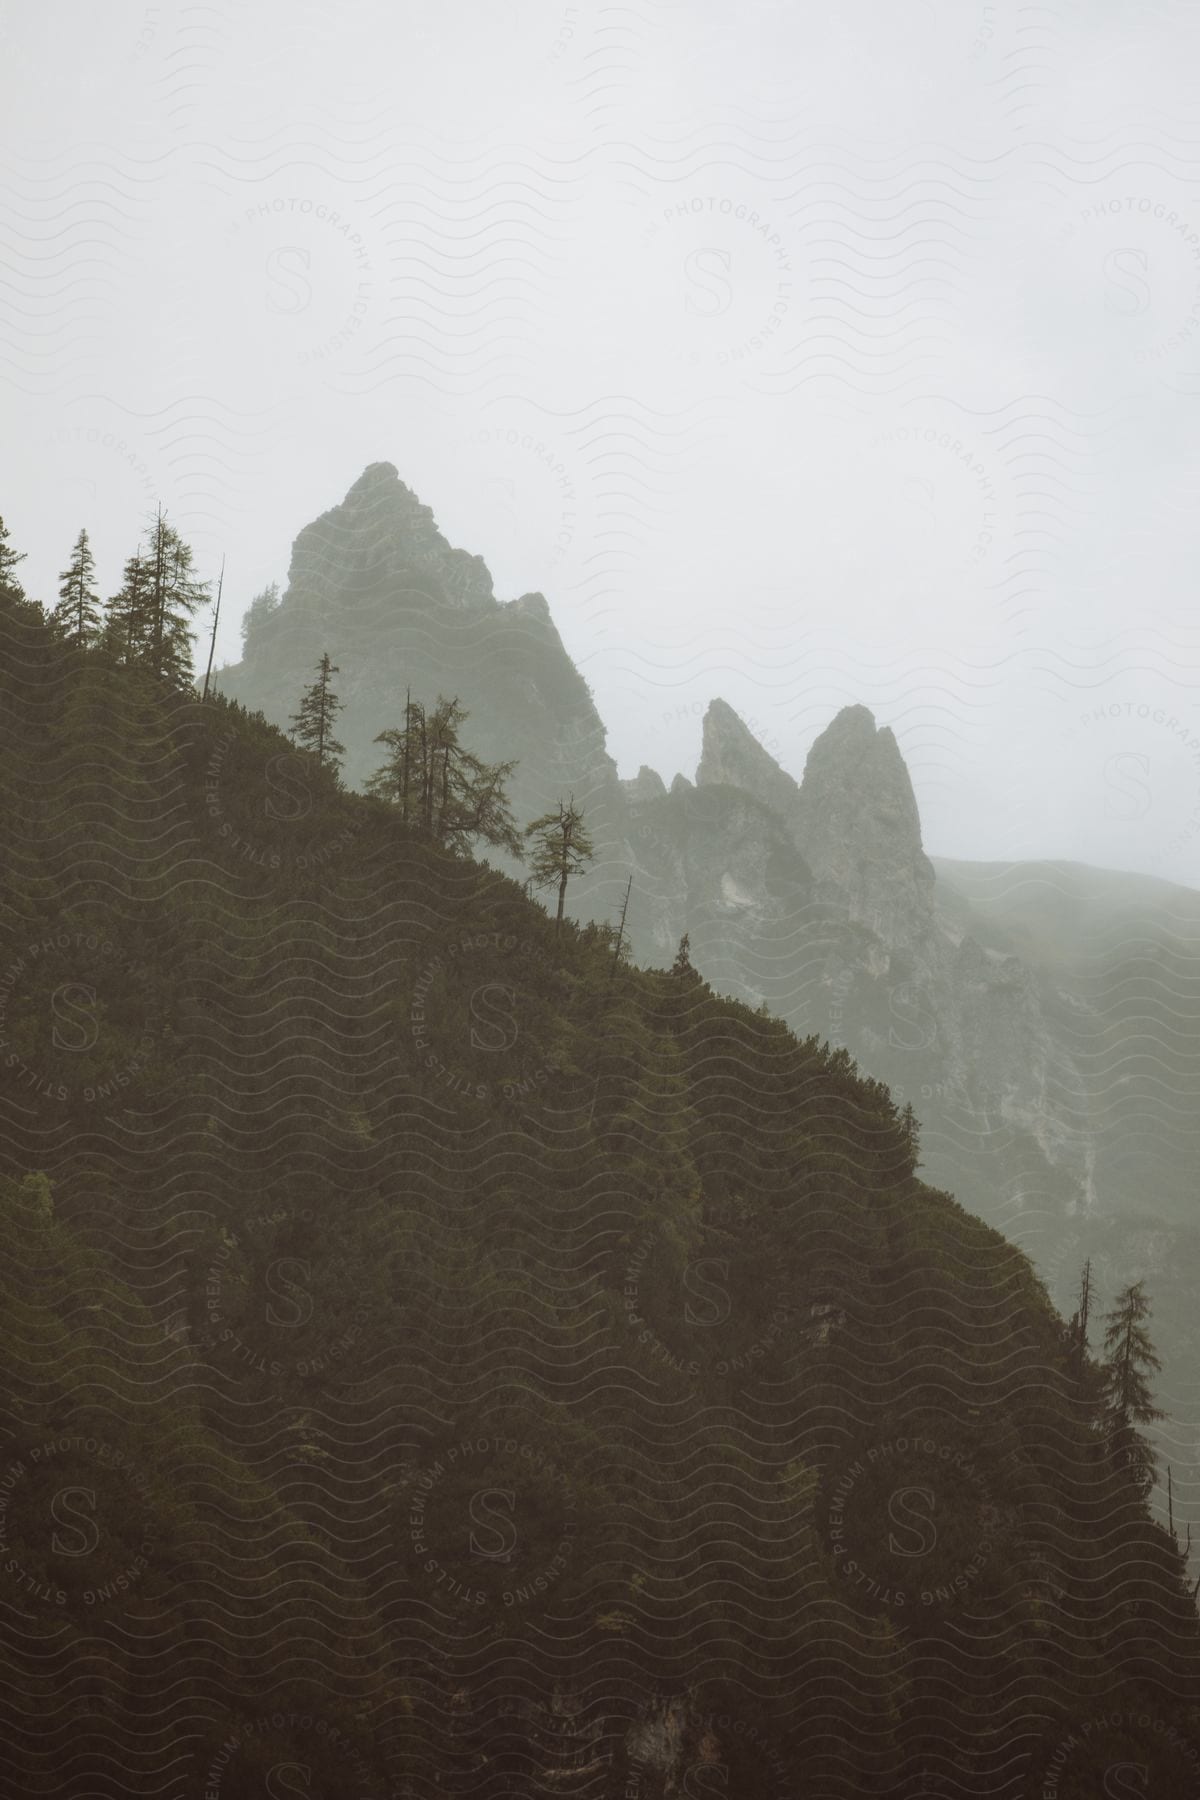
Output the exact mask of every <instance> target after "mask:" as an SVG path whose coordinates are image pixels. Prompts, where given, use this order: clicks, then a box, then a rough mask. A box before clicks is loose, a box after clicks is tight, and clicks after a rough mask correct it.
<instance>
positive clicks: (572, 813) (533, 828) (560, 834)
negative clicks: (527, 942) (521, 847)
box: [525, 794, 596, 934]
mask: <svg viewBox="0 0 1200 1800" xmlns="http://www.w3.org/2000/svg"><path fill="white" fill-rule="evenodd" d="M525 836H526V837H527V838H532V839H533V840H534V843H535V849H534V852H533V862H532V869H533V873H532V875H531V877H530V884H531V886H533V887H535V888H539V887H553V886H554V885H555V884H556V883H557V886H558V912H557V914H556V915H555V920H554V930H555V933H556V934H557V933H558V932H560V931H561V930H562V921H563V906H564V904H565V901H566V897H567V883H568V881H569V880H570V879H571V877H572V875H578V874H580V873H581V872H582V871H583V870H584V869H586V868H587V866H588V864H589V863H590V862H591V861H592V860H593V858H594V857H595V854H596V848H595V845H594V844H593V843H592V839H591V834H590V833H589V831H588V829H587V826H586V825H585V824H584V819H583V813H582V812H581V811H580V809H579V807H577V806H576V804H575V796H574V794H572V795H571V798H570V801H569V803H568V804H567V805H566V806H564V805H563V803H562V801H561V800H560V801H559V803H558V810H557V812H552V813H543V815H542V817H541V818H540V819H533V820H531V821H530V823H529V824H528V825H527V826H526V827H525Z"/></svg>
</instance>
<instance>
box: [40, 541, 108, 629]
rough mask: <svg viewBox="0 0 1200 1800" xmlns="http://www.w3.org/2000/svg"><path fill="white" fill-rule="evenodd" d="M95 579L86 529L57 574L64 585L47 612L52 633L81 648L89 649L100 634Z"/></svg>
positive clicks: (99, 616)
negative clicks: (56, 602) (66, 565)
mask: <svg viewBox="0 0 1200 1800" xmlns="http://www.w3.org/2000/svg"><path fill="white" fill-rule="evenodd" d="M95 579H96V559H95V557H94V556H93V555H92V547H91V545H90V544H89V542H88V534H87V532H86V531H81V532H80V533H79V536H78V537H77V538H76V540H75V548H74V549H73V550H72V552H71V561H70V565H69V567H67V568H65V569H63V570H62V572H61V574H60V575H59V580H60V581H61V582H62V584H63V585H62V586H61V587H60V588H59V590H58V605H57V606H56V607H55V609H54V611H53V613H52V614H51V615H50V618H51V625H52V628H53V630H54V631H55V633H56V634H57V635H58V636H60V637H65V638H67V639H68V640H69V642H71V643H73V644H75V645H76V647H77V648H78V649H80V650H86V649H88V648H90V646H91V645H92V644H94V643H95V642H96V640H97V639H98V637H99V636H100V631H101V614H100V596H99V594H98V593H97V592H96V589H95V587H94V585H93V583H94V582H95Z"/></svg>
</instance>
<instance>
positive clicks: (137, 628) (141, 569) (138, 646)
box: [101, 550, 150, 664]
mask: <svg viewBox="0 0 1200 1800" xmlns="http://www.w3.org/2000/svg"><path fill="white" fill-rule="evenodd" d="M149 593H150V575H149V571H148V569H147V567H146V560H145V557H144V556H143V555H142V552H141V550H135V551H134V553H133V555H132V556H131V557H130V558H129V560H128V562H127V563H126V564H125V576H124V579H123V581H122V583H121V586H120V588H119V589H118V590H117V592H116V593H115V594H114V595H113V596H112V598H111V599H110V600H109V602H108V605H107V606H106V608H105V613H104V632H103V636H102V638H101V642H102V644H103V645H104V648H105V649H106V650H107V651H108V652H109V654H110V655H112V656H113V657H115V659H116V660H117V661H118V662H120V663H124V664H132V663H135V662H137V661H139V660H140V657H141V654H142V652H143V650H144V649H145V646H146V642H147V632H148V629H149V618H150V613H149Z"/></svg>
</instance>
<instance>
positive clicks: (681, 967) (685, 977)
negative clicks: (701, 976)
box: [671, 931, 696, 981]
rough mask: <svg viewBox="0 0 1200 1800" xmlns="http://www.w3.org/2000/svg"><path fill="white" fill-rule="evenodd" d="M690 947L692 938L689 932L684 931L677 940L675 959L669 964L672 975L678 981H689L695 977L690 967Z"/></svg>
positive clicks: (694, 972)
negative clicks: (677, 946)
mask: <svg viewBox="0 0 1200 1800" xmlns="http://www.w3.org/2000/svg"><path fill="white" fill-rule="evenodd" d="M691 949H692V940H691V937H690V935H689V933H688V932H686V931H685V932H684V934H683V936H682V937H681V938H680V940H679V948H678V950H677V951H676V952H675V961H674V962H673V963H672V964H671V973H672V975H675V976H677V977H678V978H679V980H680V981H691V980H693V979H694V977H695V974H696V971H695V969H694V968H693V967H692V957H691Z"/></svg>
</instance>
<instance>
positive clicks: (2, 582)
mask: <svg viewBox="0 0 1200 1800" xmlns="http://www.w3.org/2000/svg"><path fill="white" fill-rule="evenodd" d="M26 554H27V553H26V552H25V551H24V550H14V549H13V548H12V546H11V545H10V544H9V541H8V527H7V526H6V525H5V523H4V520H3V519H0V598H2V599H8V600H24V599H25V597H26V595H25V589H24V588H23V587H22V586H21V584H20V582H19V581H18V580H17V579H16V577H15V576H14V574H13V570H14V569H15V568H16V566H17V564H18V563H22V562H24V561H25V557H26Z"/></svg>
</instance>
